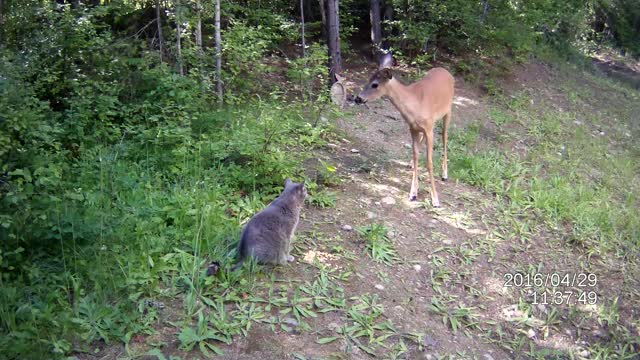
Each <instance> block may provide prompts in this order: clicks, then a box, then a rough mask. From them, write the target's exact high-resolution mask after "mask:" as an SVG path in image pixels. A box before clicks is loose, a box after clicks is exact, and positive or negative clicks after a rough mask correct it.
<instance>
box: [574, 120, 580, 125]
mask: <svg viewBox="0 0 640 360" xmlns="http://www.w3.org/2000/svg"><path fill="white" fill-rule="evenodd" d="M573 123H574V124H576V125H582V121H580V120H574V121H573Z"/></svg>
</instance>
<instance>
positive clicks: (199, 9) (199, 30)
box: [196, 0, 202, 50]
mask: <svg viewBox="0 0 640 360" xmlns="http://www.w3.org/2000/svg"><path fill="white" fill-rule="evenodd" d="M196 11H197V13H198V21H197V22H196V46H197V47H198V50H202V4H200V0H196Z"/></svg>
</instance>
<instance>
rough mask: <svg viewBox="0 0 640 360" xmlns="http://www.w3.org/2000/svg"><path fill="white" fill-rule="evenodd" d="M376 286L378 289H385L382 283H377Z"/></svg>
mask: <svg viewBox="0 0 640 360" xmlns="http://www.w3.org/2000/svg"><path fill="white" fill-rule="evenodd" d="M375 288H376V289H378V290H384V286H382V284H376V286H375Z"/></svg>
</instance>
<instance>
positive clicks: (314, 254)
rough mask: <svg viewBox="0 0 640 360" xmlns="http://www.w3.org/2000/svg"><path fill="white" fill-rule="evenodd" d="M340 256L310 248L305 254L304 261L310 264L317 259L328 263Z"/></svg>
mask: <svg viewBox="0 0 640 360" xmlns="http://www.w3.org/2000/svg"><path fill="white" fill-rule="evenodd" d="M337 260H338V257H337V256H336V255H333V254H329V253H326V252H323V251H315V250H309V251H307V253H306V254H304V258H303V259H302V261H304V262H306V263H308V264H312V265H313V264H314V263H315V262H316V261H317V262H320V263H322V264H325V265H328V264H329V263H330V262H331V261H337Z"/></svg>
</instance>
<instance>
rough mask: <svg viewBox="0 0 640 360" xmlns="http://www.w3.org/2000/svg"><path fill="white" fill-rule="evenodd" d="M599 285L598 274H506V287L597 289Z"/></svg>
mask: <svg viewBox="0 0 640 360" xmlns="http://www.w3.org/2000/svg"><path fill="white" fill-rule="evenodd" d="M597 283H598V276H597V275H596V274H585V273H574V274H559V273H548V274H541V273H535V274H523V273H519V272H517V273H506V274H504V285H503V286H504V287H547V286H552V287H558V286H564V287H595V286H596V284H597Z"/></svg>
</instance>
